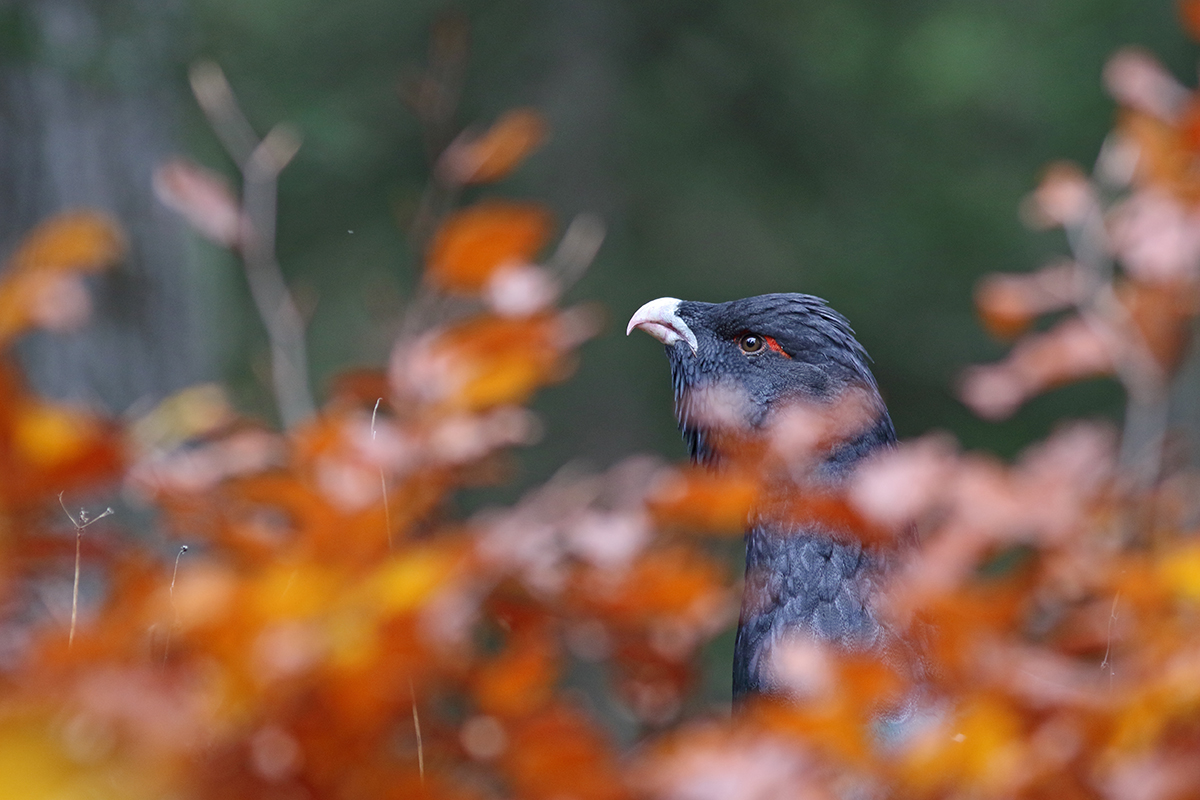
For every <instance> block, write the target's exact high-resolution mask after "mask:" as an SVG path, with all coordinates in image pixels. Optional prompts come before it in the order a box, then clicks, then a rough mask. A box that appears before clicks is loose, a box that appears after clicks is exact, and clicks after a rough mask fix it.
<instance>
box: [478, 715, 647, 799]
mask: <svg viewBox="0 0 1200 800" xmlns="http://www.w3.org/2000/svg"><path fill="white" fill-rule="evenodd" d="M501 767H502V769H503V770H504V772H505V773H506V774H507V776H508V778H509V780H510V781H511V782H512V784H513V788H514V789H515V792H514V796H516V797H522V798H529V799H530V800H554V798H564V797H572V798H576V800H622V798H626V797H628V796H629V793H628V791H627V790H625V788H624V787H623V786H622V783H621V779H620V776H621V771H620V769H619V765H618V764H617V761H616V759H615V758H614V755H613V753H612V751H611V749H610V748H609V746H608V744H607V742H605V741H604V739H603V738H602V737H601V736H600V734H599V732H598V731H597V729H596V727H595V726H594V725H592V724H589V723H588V721H587V719H586V718H584V717H583V716H582V714H580V713H579V712H577V711H574V710H572V709H569V708H566V707H561V706H560V707H555V708H552V709H549V710H548V711H546V712H545V713H543V714H541V715H539V716H537V717H535V718H533V719H531V720H529V721H527V722H525V723H523V724H521V725H519V726H517V727H516V729H515V730H514V731H513V732H512V736H511V746H510V747H509V749H508V751H507V752H506V753H505V755H504V757H503V758H502V759H501Z"/></svg>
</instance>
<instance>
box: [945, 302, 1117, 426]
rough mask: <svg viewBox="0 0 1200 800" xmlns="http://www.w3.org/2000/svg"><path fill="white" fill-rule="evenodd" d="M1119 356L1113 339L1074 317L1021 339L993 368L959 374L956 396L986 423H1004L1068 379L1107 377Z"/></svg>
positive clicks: (991, 366)
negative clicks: (957, 393) (1003, 420)
mask: <svg viewBox="0 0 1200 800" xmlns="http://www.w3.org/2000/svg"><path fill="white" fill-rule="evenodd" d="M1118 358H1119V353H1118V352H1117V350H1116V345H1115V342H1114V339H1113V337H1112V336H1111V335H1110V334H1109V333H1108V332H1107V331H1105V330H1101V329H1099V328H1098V327H1097V326H1096V325H1094V324H1091V323H1088V322H1085V321H1084V320H1082V319H1080V318H1078V317H1071V318H1068V319H1066V320H1063V321H1062V322H1060V323H1059V324H1058V325H1056V326H1055V327H1053V328H1051V329H1050V330H1049V331H1046V332H1045V333H1038V334H1032V335H1029V336H1026V337H1025V338H1024V339H1022V340H1021V341H1020V342H1019V343H1018V344H1017V346H1016V347H1014V348H1013V350H1012V352H1011V353H1009V355H1008V357H1007V358H1006V359H1004V360H1003V361H1000V362H998V363H996V364H989V365H986V366H978V367H972V368H970V369H968V370H967V371H966V372H965V373H964V374H963V379H962V384H961V386H960V389H959V396H960V397H961V398H962V401H963V402H964V403H966V404H967V406H969V407H970V408H971V410H972V411H974V412H975V413H976V414H978V415H980V416H981V417H983V418H985V419H1004V418H1005V417H1008V416H1009V415H1011V414H1012V413H1013V412H1014V411H1016V410H1017V408H1018V407H1019V406H1020V405H1021V404H1022V403H1024V402H1025V401H1026V400H1028V399H1029V398H1031V397H1033V396H1035V395H1037V394H1039V393H1041V392H1043V391H1045V390H1047V389H1050V388H1053V387H1055V386H1061V385H1063V384H1066V383H1070V382H1071V381H1076V380H1081V379H1083V378H1092V377H1097V376H1101V375H1111V374H1112V372H1113V369H1114V368H1115V364H1116V361H1117V359H1118Z"/></svg>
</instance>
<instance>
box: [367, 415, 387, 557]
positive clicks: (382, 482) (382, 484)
mask: <svg viewBox="0 0 1200 800" xmlns="http://www.w3.org/2000/svg"><path fill="white" fill-rule="evenodd" d="M382 402H383V398H382V397H380V398H377V399H376V400H375V408H373V409H371V441H375V415H376V414H378V413H379V404H380V403H382ZM379 488H380V489H381V490H382V492H383V524H384V527H385V531H386V533H387V544H388V550H391V549H392V511H391V509H390V508H389V507H388V489H387V478H386V477H385V476H384V474H383V465H382V464H380V465H379Z"/></svg>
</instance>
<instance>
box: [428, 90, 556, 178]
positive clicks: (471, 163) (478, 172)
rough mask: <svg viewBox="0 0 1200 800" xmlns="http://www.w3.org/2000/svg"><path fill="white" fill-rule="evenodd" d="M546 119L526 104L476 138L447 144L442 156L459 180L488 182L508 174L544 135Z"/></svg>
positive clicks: (537, 145)
mask: <svg viewBox="0 0 1200 800" xmlns="http://www.w3.org/2000/svg"><path fill="white" fill-rule="evenodd" d="M546 130H547V126H546V121H545V120H544V119H543V118H542V116H541V114H538V113H537V112H536V111H534V110H533V109H530V108H518V109H514V110H512V111H509V112H508V113H506V114H505V115H504V116H502V117H500V119H498V120H496V122H495V124H494V125H492V127H491V128H489V129H488V130H487V131H486V132H485V133H484V134H482V135H481V136H479V137H478V138H466V137H465V136H464V137H463V138H461V139H460V141H457V142H455V143H454V144H452V145H450V147H449V148H448V149H447V151H446V154H445V155H444V156H443V159H444V160H445V161H444V163H445V164H446V167H447V168H448V169H449V170H450V171H451V173H452V177H453V179H454V180H456V181H457V182H459V183H488V182H491V181H497V180H500V179H501V178H503V177H505V176H506V175H508V174H509V173H510V172H512V171H513V170H514V169H516V167H517V165H519V164H520V163H521V161H522V160H524V158H525V157H526V156H528V155H529V154H530V153H531V152H533V151H534V150H535V149H537V148H538V147H539V146H540V145H541V144H542V142H543V141H545V139H546Z"/></svg>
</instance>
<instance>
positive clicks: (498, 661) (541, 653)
mask: <svg viewBox="0 0 1200 800" xmlns="http://www.w3.org/2000/svg"><path fill="white" fill-rule="evenodd" d="M557 679H558V653H557V652H556V650H555V648H554V646H553V644H552V643H551V642H550V640H549V639H548V638H547V636H546V635H545V633H543V632H539V631H529V632H525V633H521V634H517V635H514V636H513V638H512V640H511V641H510V642H509V645H508V647H507V648H506V649H505V650H504V652H503V653H501V654H500V655H499V656H498V657H497V658H495V659H493V660H491V661H489V662H487V663H486V664H484V665H483V667H482V668H481V669H480V671H479V674H478V675H477V676H476V678H475V689H474V694H475V701H476V702H477V703H478V704H479V708H480V710H482V711H484V712H485V713H488V714H495V715H497V716H500V717H515V716H523V715H525V714H529V713H531V712H533V711H535V710H537V708H538V707H540V706H542V705H543V704H545V703H546V702H547V701H548V700H549V699H550V697H551V696H552V694H553V692H554V689H555V684H556V683H557Z"/></svg>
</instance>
